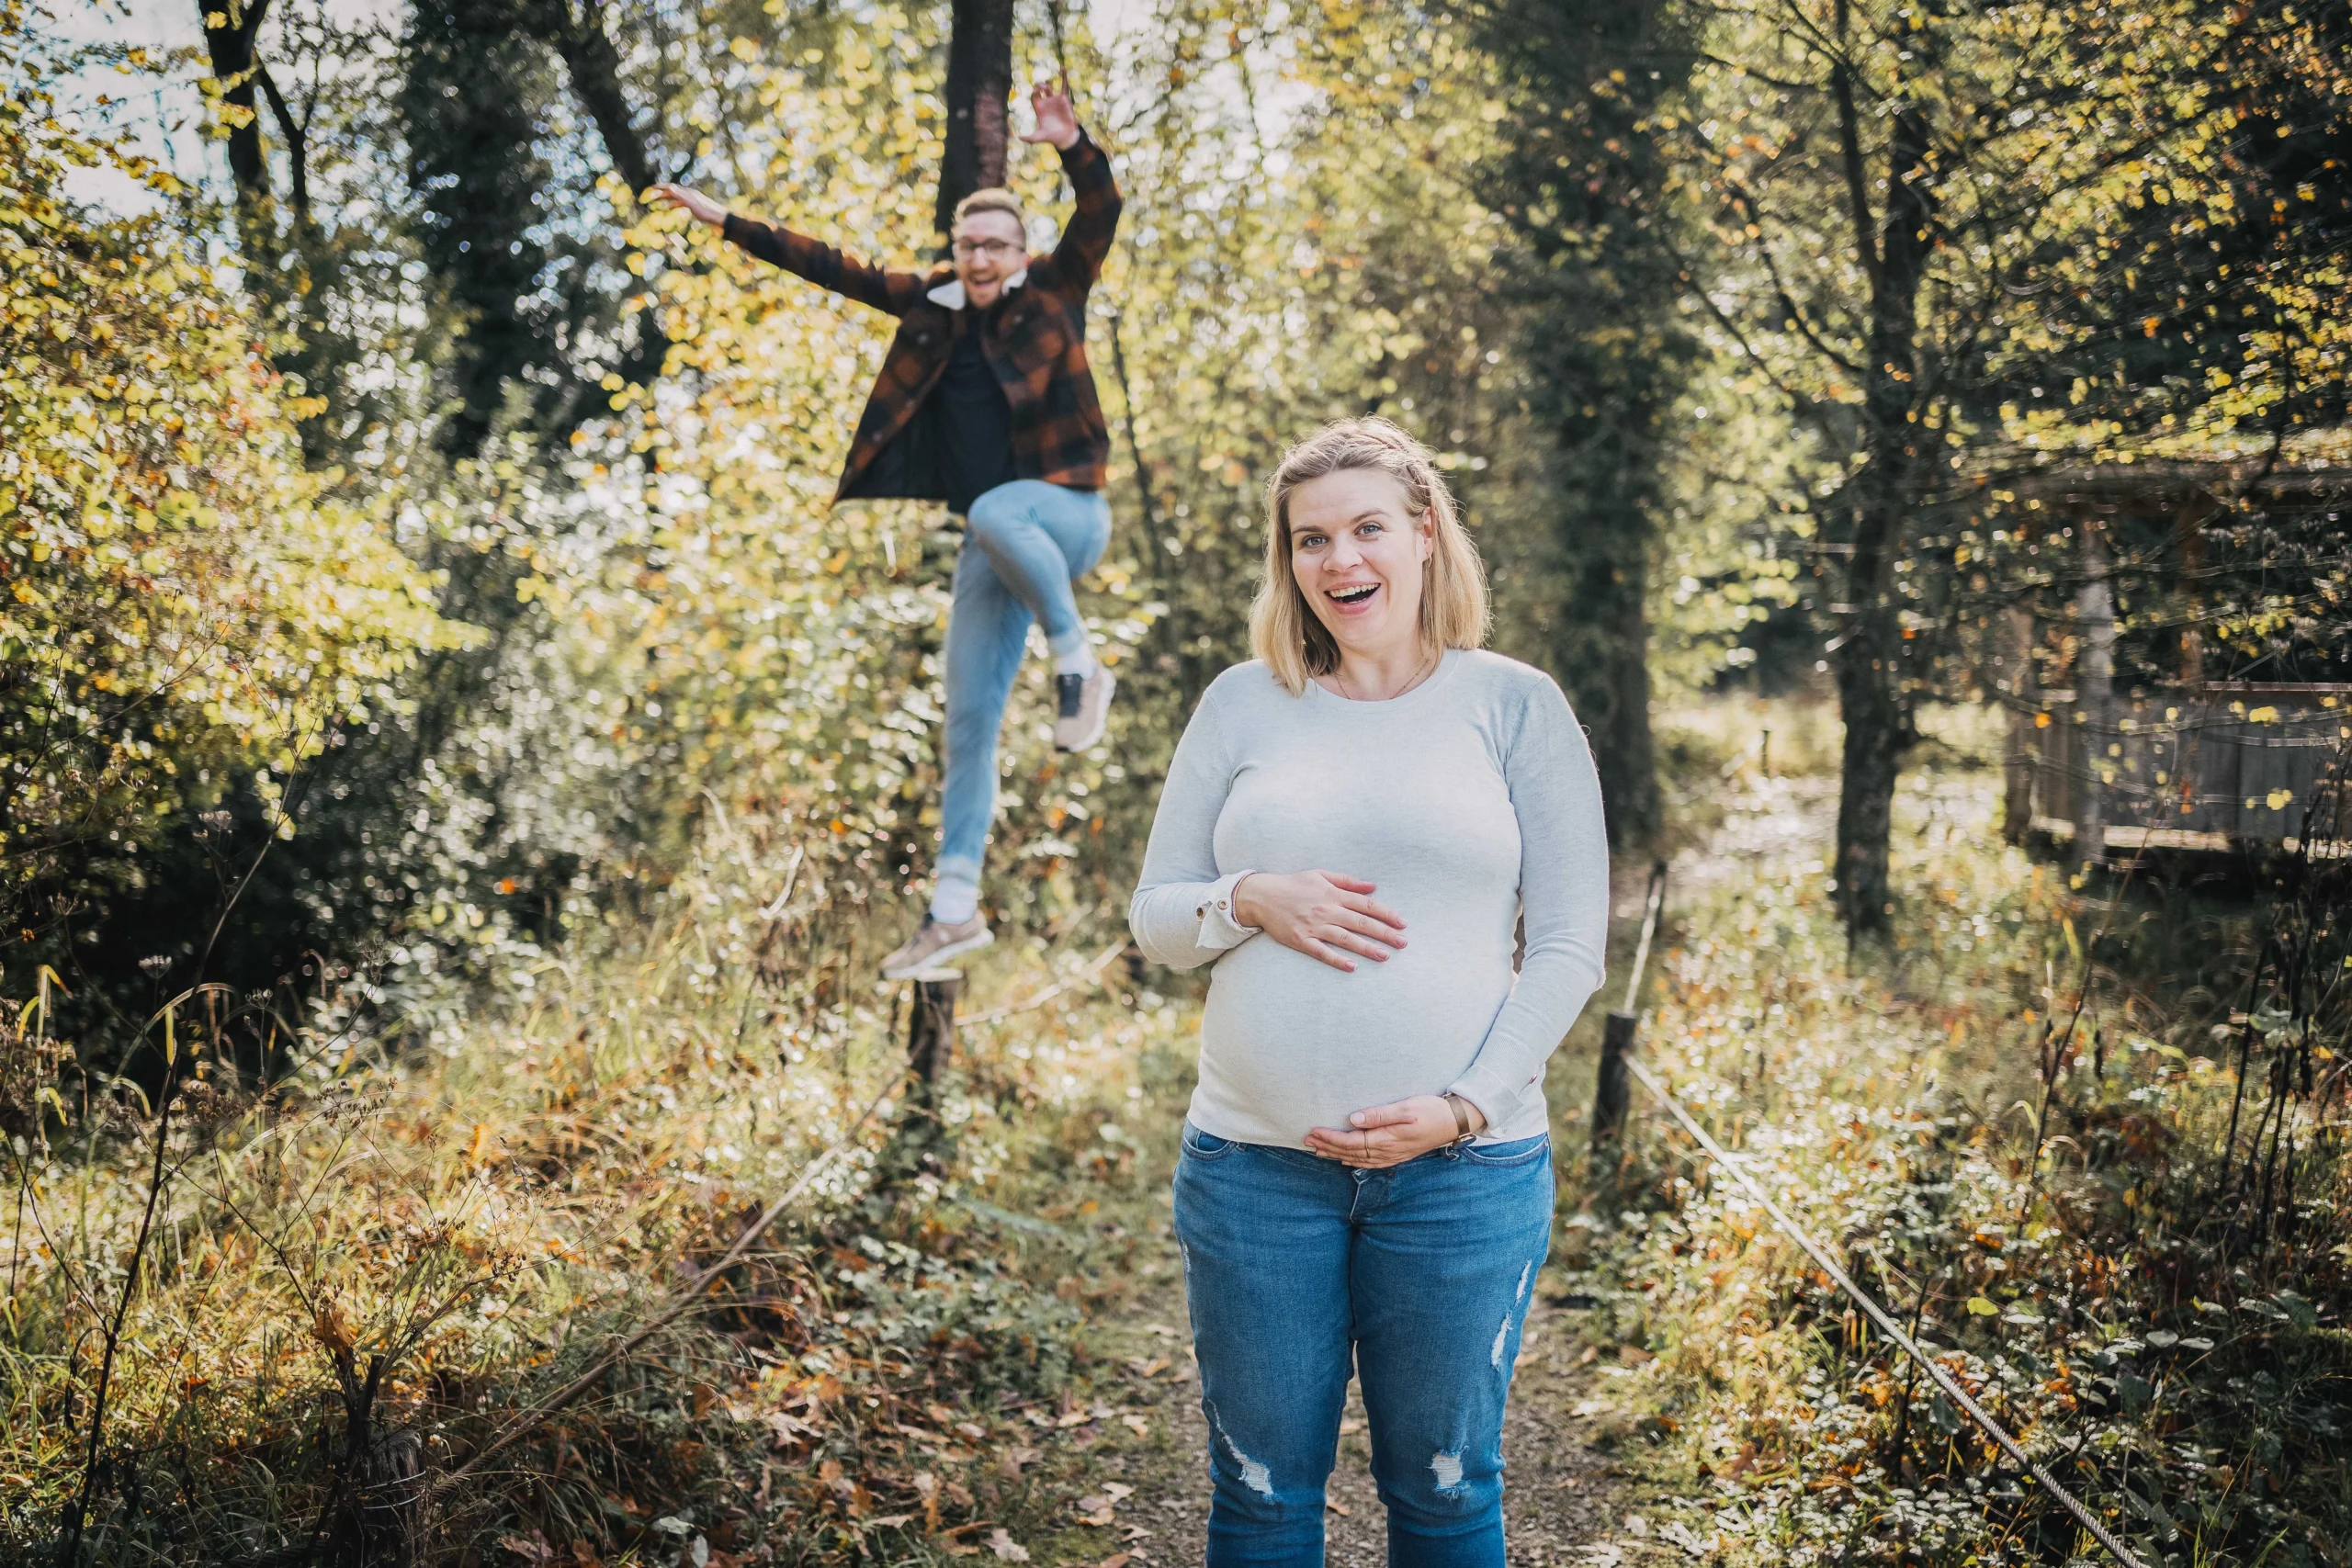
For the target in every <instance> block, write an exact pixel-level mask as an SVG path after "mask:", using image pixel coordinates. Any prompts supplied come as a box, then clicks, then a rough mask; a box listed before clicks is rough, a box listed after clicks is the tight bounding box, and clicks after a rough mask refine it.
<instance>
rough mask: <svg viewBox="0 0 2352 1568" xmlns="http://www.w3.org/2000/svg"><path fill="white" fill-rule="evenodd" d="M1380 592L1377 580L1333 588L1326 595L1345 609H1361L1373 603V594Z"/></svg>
mask: <svg viewBox="0 0 2352 1568" xmlns="http://www.w3.org/2000/svg"><path fill="white" fill-rule="evenodd" d="M1377 592H1380V584H1378V583H1377V582H1353V583H1350V584H1349V585H1348V586H1347V587H1345V588H1334V589H1332V590H1331V591H1330V592H1329V594H1327V595H1325V597H1327V598H1329V599H1330V600H1331V601H1332V602H1333V603H1334V604H1339V605H1340V607H1341V608H1343V609H1350V610H1359V609H1362V608H1363V606H1364V605H1366V604H1371V603H1372V596H1373V595H1374V594H1375V593H1377Z"/></svg>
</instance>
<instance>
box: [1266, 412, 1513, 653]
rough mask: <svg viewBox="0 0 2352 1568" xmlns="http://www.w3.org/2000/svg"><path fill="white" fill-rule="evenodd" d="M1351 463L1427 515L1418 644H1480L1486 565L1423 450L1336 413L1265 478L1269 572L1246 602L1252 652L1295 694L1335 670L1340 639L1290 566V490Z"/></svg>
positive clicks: (1392, 431)
mask: <svg viewBox="0 0 2352 1568" xmlns="http://www.w3.org/2000/svg"><path fill="white" fill-rule="evenodd" d="M1348 468H1372V469H1374V470H1377V471H1378V472H1380V473H1384V474H1386V475H1387V476H1388V477H1389V478H1390V479H1395V480H1396V481H1397V484H1398V485H1399V486H1400V487H1402V488H1403V490H1404V491H1405V507H1406V510H1407V511H1408V512H1410V513H1414V514H1415V515H1416V516H1419V515H1420V514H1422V513H1427V514H1428V515H1429V517H1430V521H1431V523H1432V524H1433V526H1432V528H1431V530H1430V533H1431V536H1432V538H1431V544H1432V548H1431V549H1430V558H1429V560H1428V561H1427V562H1426V563H1425V564H1424V566H1423V568H1422V570H1421V637H1422V640H1423V642H1424V643H1425V644H1426V645H1427V646H1429V647H1430V648H1435V649H1448V648H1483V647H1485V646H1486V641H1487V568H1486V563H1485V562H1483V561H1481V560H1480V559H1479V558H1478V547H1477V546H1476V545H1474V544H1472V543H1471V542H1470V536H1469V534H1468V533H1467V532H1466V531H1465V530H1464V528H1463V526H1462V518H1461V514H1460V513H1458V512H1456V511H1455V509H1454V504H1453V492H1452V491H1449V490H1447V489H1446V488H1445V480H1444V479H1441V478H1439V477H1438V471H1437V464H1436V463H1435V462H1434V461H1432V460H1431V458H1430V449H1429V448H1428V447H1426V446H1422V445H1421V444H1420V443H1419V442H1418V441H1416V440H1414V439H1413V438H1412V437H1411V436H1410V435H1408V434H1405V432H1403V431H1402V430H1400V429H1398V428H1397V426H1396V425H1394V424H1391V423H1389V422H1388V421H1386V420H1385V419H1343V420H1340V421H1337V422H1336V423H1331V424H1327V425H1325V426H1324V427H1323V428H1322V429H1320V430H1318V431H1317V432H1316V433H1315V434H1312V435H1310V436H1308V437H1307V438H1306V440H1304V441H1301V442H1299V443H1298V444H1297V445H1296V446H1293V447H1292V448H1291V449H1290V450H1289V451H1287V452H1285V453H1283V460H1282V462H1281V464H1280V465H1279V466H1277V467H1276V468H1275V469H1274V476H1273V478H1272V479H1268V480H1267V481H1266V522H1267V529H1266V575H1265V580H1264V581H1262V582H1261V583H1260V584H1259V587H1258V597H1257V600H1256V602H1255V603H1253V604H1251V605H1250V651H1251V652H1253V653H1255V654H1256V655H1257V656H1258V657H1259V658H1260V659H1261V660H1265V662H1266V668H1267V669H1269V670H1271V671H1273V672H1274V679H1275V680H1277V681H1280V682H1282V683H1283V687H1284V688H1285V689H1287V690H1288V691H1289V692H1290V694H1292V695H1293V696H1296V695H1298V694H1300V693H1302V692H1304V691H1306V682H1308V680H1310V679H1311V678H1313V677H1314V676H1317V675H1329V674H1330V673H1331V672H1332V671H1335V670H1337V669H1338V668H1339V667H1340V645H1339V644H1338V643H1336V642H1334V641H1333V640H1332V639H1331V634H1330V633H1329V631H1327V630H1325V629H1324V626H1323V623H1322V622H1321V621H1320V620H1318V619H1317V618H1316V615H1315V612H1314V610H1313V609H1311V608H1310V607H1308V605H1307V603H1306V593H1305V592H1304V591H1303V590H1301V589H1300V587H1299V586H1298V577H1297V574H1296V573H1295V572H1294V571H1293V570H1291V545H1290V498H1291V492H1292V491H1295V490H1296V489H1297V488H1298V487H1299V486H1300V485H1303V484H1305V483H1306V481H1307V480H1309V479H1321V478H1322V477H1323V476H1324V475H1326V474H1336V473H1339V472H1340V471H1342V470H1343V469H1348Z"/></svg>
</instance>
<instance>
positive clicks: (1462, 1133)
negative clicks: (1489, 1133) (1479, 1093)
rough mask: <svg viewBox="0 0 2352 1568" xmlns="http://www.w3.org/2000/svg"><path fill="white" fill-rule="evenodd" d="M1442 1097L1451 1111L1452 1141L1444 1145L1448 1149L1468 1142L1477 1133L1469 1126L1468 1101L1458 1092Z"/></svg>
mask: <svg viewBox="0 0 2352 1568" xmlns="http://www.w3.org/2000/svg"><path fill="white" fill-rule="evenodd" d="M1444 1099H1445V1103H1446V1104H1447V1105H1448V1106H1449V1107H1451V1108H1452V1110H1453V1143H1449V1144H1447V1145H1445V1146H1446V1147H1447V1148H1449V1149H1450V1148H1453V1146H1454V1145H1458V1144H1466V1143H1468V1142H1469V1141H1470V1140H1471V1139H1473V1138H1475V1137H1476V1136H1477V1135H1478V1134H1476V1132H1474V1131H1472V1129H1471V1126H1470V1102H1469V1101H1468V1100H1464V1099H1463V1098H1462V1097H1461V1096H1460V1095H1458V1094H1448V1095H1446V1096H1445V1097H1444Z"/></svg>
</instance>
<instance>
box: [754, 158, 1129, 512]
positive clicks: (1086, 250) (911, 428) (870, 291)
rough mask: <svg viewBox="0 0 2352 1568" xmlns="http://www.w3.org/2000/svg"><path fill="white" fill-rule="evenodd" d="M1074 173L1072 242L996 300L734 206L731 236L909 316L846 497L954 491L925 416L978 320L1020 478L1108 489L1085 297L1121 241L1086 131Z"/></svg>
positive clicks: (878, 385) (850, 471)
mask: <svg viewBox="0 0 2352 1568" xmlns="http://www.w3.org/2000/svg"><path fill="white" fill-rule="evenodd" d="M1062 171H1063V172H1064V173H1065V174H1067V175H1069V183H1070V188H1071V190H1072V191H1073V192H1075V193H1076V196H1077V205H1076V209H1075V210H1074V211H1073V212H1072V213H1071V214H1070V220H1069V228H1067V229H1066V230H1064V231H1063V232H1062V238H1061V243H1059V244H1057V245H1056V246H1055V247H1054V253H1053V254H1051V255H1049V256H1044V257H1033V258H1031V260H1030V263H1029V276H1028V277H1027V278H1026V279H1025V280H1024V281H1023V284H1022V286H1021V287H1020V288H1013V289H1008V290H1007V291H1006V292H1005V294H1004V296H1003V303H1002V305H1001V307H999V308H998V309H995V310H988V311H985V312H983V311H975V310H949V309H948V308H947V307H946V306H944V305H942V304H940V303H939V302H938V301H936V300H934V299H930V298H928V295H929V293H930V291H931V290H932V289H933V288H938V287H939V286H940V285H942V284H944V283H946V282H949V281H951V280H952V279H953V278H954V277H955V276H956V272H955V269H954V268H953V267H950V266H948V265H944V264H942V265H938V266H935V267H933V269H932V270H931V271H930V272H929V273H927V274H925V273H916V272H902V271H896V270H892V269H888V268H884V267H878V266H872V265H867V264H866V263H865V262H863V261H861V260H859V259H858V258H857V257H855V256H853V255H850V254H847V253H845V252H843V251H841V250H837V249H835V248H834V247H833V246H831V245H828V244H824V243H820V242H819V241H816V240H812V239H810V238H809V236H808V235H806V234H797V233H795V232H793V231H791V230H789V229H783V228H778V227H777V226H775V225H774V224H771V223H761V222H758V221H755V220H752V219H748V218H740V217H737V216H736V215H734V214H733V213H729V215H728V218H727V237H728V238H729V240H732V241H733V242H734V243H737V244H739V245H741V246H742V247H743V249H745V250H746V251H749V252H750V253H751V254H753V255H755V256H757V257H759V258H760V259H761V260H763V261H766V262H773V263H774V264H775V265H777V266H780V267H782V268H784V269H785V270H786V271H787V272H792V273H797V274H798V275H799V276H802V277H805V278H807V279H808V280H809V282H811V283H814V284H816V285H818V286H819V287H820V288H830V289H831V290H832V291H833V292H835V293H837V294H841V295H844V296H846V297H847V298H849V299H855V300H857V301H859V302H860V303H861V304H866V305H871V306H873V307H874V308H875V309H876V310H888V312H889V313H890V314H892V315H894V316H896V317H898V318H899V331H898V335H897V336H895V337H893V338H892V339H891V340H890V348H889V352H888V353H887V354H886V355H883V358H882V374H881V376H880V377H879V378H876V381H875V383H874V391H873V393H872V394H871V395H870V396H869V397H868V398H867V399H866V400H865V412H864V413H862V414H860V415H859V416H858V421H857V434H856V435H855V436H854V437H853V438H852V440H851V442H850V448H849V461H848V462H847V463H846V464H845V465H843V467H842V482H841V486H840V488H839V489H838V490H837V491H835V492H834V496H833V499H834V500H836V501H846V500H849V499H851V498H853V497H871V496H908V497H912V498H913V499H915V500H918V501H944V500H946V499H947V493H948V490H947V475H946V464H945V462H944V454H943V453H942V452H941V451H940V450H939V442H938V441H937V439H936V431H935V426H934V423H933V421H931V420H928V419H917V418H916V417H915V416H916V414H917V412H919V411H920V410H921V409H922V404H923V400H924V399H925V398H927V397H929V396H930V395H931V393H932V389H933V388H935V387H936V386H937V385H938V384H939V378H940V374H941V372H942V371H944V370H945V369H946V367H947V356H948V354H949V351H950V350H951V349H952V347H953V346H954V344H955V340H956V337H957V336H958V335H960V334H961V333H963V332H964V331H965V330H966V329H967V325H974V319H975V318H978V323H977V325H976V326H975V330H978V332H979V333H980V334H981V337H980V346H981V347H982V349H983V350H985V351H986V353H987V355H988V356H989V364H990V367H991V368H992V369H994V370H995V371H996V373H997V379H998V380H999V382H1000V383H1001V385H1002V386H1003V388H1004V395H1005V400H1006V402H1007V403H1009V404H1010V405H1011V407H1012V467H1013V472H1014V474H1015V476H1016V477H1017V478H1020V479H1044V480H1046V482H1047V483H1050V484H1057V485H1067V486H1069V488H1070V489H1072V490H1101V489H1102V488H1103V482H1104V479H1105V478H1106V472H1105V471H1106V469H1107V468H1109V465H1110V459H1111V434H1110V430H1109V428H1108V427H1107V426H1106V425H1105V424H1104V423H1103V405H1102V402H1101V401H1100V400H1098V399H1097V398H1096V396H1095V393H1094V372H1093V371H1092V370H1091V369H1090V368H1089V367H1088V366H1087V362H1086V296H1087V293H1088V291H1089V290H1090V289H1091V288H1093V287H1094V280H1095V279H1096V278H1097V277H1099V276H1102V272H1103V258H1104V257H1105V256H1107V255H1109V254H1110V253H1111V236H1112V234H1113V233H1114V231H1116V230H1117V228H1118V225H1119V187H1118V185H1117V183H1116V182H1115V181H1114V180H1113V178H1112V177H1111V164H1110V160H1109V159H1107V158H1105V157H1104V156H1103V151H1102V149H1101V148H1099V147H1097V146H1095V145H1094V143H1093V142H1091V141H1088V140H1087V139H1086V138H1085V137H1084V136H1082V135H1081V136H1080V138H1079V139H1078V141H1077V142H1076V143H1075V144H1074V145H1072V146H1071V147H1070V149H1069V151H1068V152H1064V153H1063V154H1062Z"/></svg>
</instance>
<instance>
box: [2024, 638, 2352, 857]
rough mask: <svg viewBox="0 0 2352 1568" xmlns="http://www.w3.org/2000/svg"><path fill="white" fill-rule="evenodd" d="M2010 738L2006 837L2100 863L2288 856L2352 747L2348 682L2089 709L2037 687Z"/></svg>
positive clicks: (2209, 686)
mask: <svg viewBox="0 0 2352 1568" xmlns="http://www.w3.org/2000/svg"><path fill="white" fill-rule="evenodd" d="M2010 736H2011V743H2010V746H2009V751H2008V759H2007V761H2008V776H2007V815H2006V819H2007V822H2008V824H2009V828H2010V833H2011V836H2012V837H2022V836H2023V835H2025V834H2027V833H2031V834H2034V835H2038V836H2041V837H2043V838H2046V839H2049V840H2056V841H2060V842H2065V843H2069V844H2072V845H2075V846H2089V845H2091V844H2093V843H2094V842H2095V843H2096V844H2097V845H2098V849H2099V850H2101V851H2103V852H2106V853H2109V854H2112V853H2114V852H2119V851H2122V852H2129V851H2133V850H2142V849H2149V850H2156V849H2172V850H2205V851H2229V850H2236V849H2243V848H2251V847H2257V846H2261V845H2266V844H2278V845H2281V846H2283V847H2285V848H2288V849H2293V848H2295V847H2297V846H2298V845H2299V844H2300V843H2301V840H2303V839H2304V838H2305V837H2307V836H2308V835H2307V833H2306V828H2307V827H2308V825H2309V815H2310V812H2311V809H2312V806H2313V804H2314V803H2315V802H2317V801H2319V800H2320V798H2321V796H2322V795H2324V794H2326V793H2328V792H2330V791H2332V788H2333V784H2332V780H2333V778H2334V777H2335V771H2336V768H2337V761H2338V758H2339V757H2340V756H2342V755H2343V754H2344V752H2345V750H2346V743H2347V741H2352V685H2254V684H2249V683H2245V682H2227V681H2216V682H2202V683H2199V684H2197V685H2194V686H2191V685H2188V684H2185V683H2184V684H2181V685H2175V686H2163V687H2157V688H2154V689H2142V690H2137V691H2132V692H2130V693H2128V694H2124V695H2122V696H2120V697H2119V696H2116V695H2114V694H2111V693H2110V694H2107V695H2106V697H2105V700H2104V701H2099V700H2094V701H2091V702H2088V703H2086V702H2083V701H2081V700H2079V697H2078V694H2077V693H2076V692H2075V691H2072V690H2056V691H2047V692H2043V693H2041V694H2040V702H2039V703H2038V704H2037V705H2033V706H2031V707H2024V706H2020V707H2019V708H2018V709H2017V710H2016V711H2015V712H2014V713H2013V715H2012V716H2011V719H2010ZM2324 816H2325V820H2324V822H2323V823H2322V825H2321V836H2322V837H2323V838H2324V839H2327V840H2331V841H2332V840H2334V838H2335V833H2336V831H2337V829H2336V827H2335V818H2334V813H2333V810H2332V809H2329V810H2327V811H2326V812H2325V813H2324ZM2094 835H2096V837H2094ZM2075 852H2076V853H2077V854H2081V853H2082V852H2084V851H2083V849H2082V848H2079V847H2078V848H2076V850H2075Z"/></svg>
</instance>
